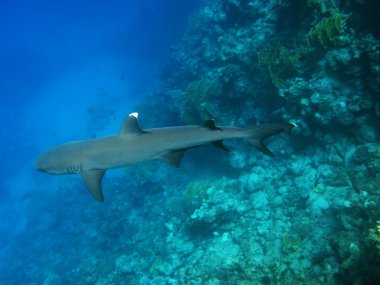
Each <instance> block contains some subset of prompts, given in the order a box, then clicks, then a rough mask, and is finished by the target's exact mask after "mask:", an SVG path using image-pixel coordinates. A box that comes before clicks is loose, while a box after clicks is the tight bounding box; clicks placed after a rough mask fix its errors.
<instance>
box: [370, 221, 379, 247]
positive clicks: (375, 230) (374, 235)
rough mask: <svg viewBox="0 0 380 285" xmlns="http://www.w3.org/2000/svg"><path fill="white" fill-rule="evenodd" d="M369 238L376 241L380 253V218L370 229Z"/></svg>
mask: <svg viewBox="0 0 380 285" xmlns="http://www.w3.org/2000/svg"><path fill="white" fill-rule="evenodd" d="M369 238H370V240H371V241H373V242H374V244H375V247H376V248H377V249H378V253H379V254H380V220H378V221H376V227H374V228H373V229H370V230H369Z"/></svg>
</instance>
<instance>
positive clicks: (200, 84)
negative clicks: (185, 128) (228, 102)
mask: <svg viewBox="0 0 380 285" xmlns="http://www.w3.org/2000/svg"><path fill="white" fill-rule="evenodd" d="M218 93H219V92H218V89H217V88H216V86H215V84H213V82H211V81H210V80H206V79H201V80H199V81H194V82H192V83H190V84H189V85H188V87H187V90H186V92H185V94H184V96H183V103H182V118H183V119H184V120H185V121H186V122H187V123H190V124H194V123H195V124H199V123H200V122H201V121H203V120H204V119H207V118H205V114H207V113H208V108H207V104H208V103H210V102H211V101H212V100H213V98H216V97H217V95H218Z"/></svg>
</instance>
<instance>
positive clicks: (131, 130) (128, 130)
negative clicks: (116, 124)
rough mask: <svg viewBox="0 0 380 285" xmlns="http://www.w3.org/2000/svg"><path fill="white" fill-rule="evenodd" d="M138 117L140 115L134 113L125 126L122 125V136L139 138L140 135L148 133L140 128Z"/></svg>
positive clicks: (125, 121)
mask: <svg viewBox="0 0 380 285" xmlns="http://www.w3.org/2000/svg"><path fill="white" fill-rule="evenodd" d="M137 117H138V113H132V114H129V115H128V117H127V118H126V119H125V120H124V122H123V124H122V125H121V129H120V134H121V135H135V136H136V135H137V136H139V135H142V134H145V133H147V132H145V131H144V130H142V129H141V128H140V127H139V124H138V121H137Z"/></svg>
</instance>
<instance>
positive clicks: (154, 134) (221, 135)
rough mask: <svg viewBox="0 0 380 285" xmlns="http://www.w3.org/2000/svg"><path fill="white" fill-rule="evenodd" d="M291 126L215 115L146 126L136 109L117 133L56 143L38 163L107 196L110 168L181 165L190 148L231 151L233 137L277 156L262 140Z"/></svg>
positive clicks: (99, 195)
mask: <svg viewBox="0 0 380 285" xmlns="http://www.w3.org/2000/svg"><path fill="white" fill-rule="evenodd" d="M292 127H294V125H293V124H286V123H285V124H263V125H257V126H254V127H250V128H235V127H223V126H221V127H217V126H216V125H215V121H214V120H208V121H206V122H204V123H203V124H202V125H200V126H196V125H194V126H178V127H166V128H155V129H145V130H142V129H141V128H140V127H139V125H138V121H137V113H132V114H130V115H129V116H128V117H127V118H126V119H125V121H124V122H123V124H122V127H121V130H120V132H119V134H116V135H113V136H108V137H102V138H97V139H91V140H85V141H74V142H69V143H65V144H62V145H58V146H56V147H53V148H51V149H49V150H47V151H46V152H44V153H43V154H41V155H40V156H39V157H38V158H37V160H36V163H35V167H36V168H37V169H38V170H40V171H42V172H46V173H49V174H81V176H82V178H83V180H84V183H85V185H86V187H87V189H88V190H89V192H90V193H91V194H92V196H93V197H94V198H95V199H96V200H98V201H104V196H103V192H102V179H103V176H104V173H105V171H106V170H107V169H111V168H118V167H125V166H128V165H131V164H136V163H140V162H144V161H149V160H154V159H161V160H163V161H165V162H167V163H169V164H170V165H172V166H175V167H179V165H180V162H181V159H182V157H183V156H184V154H185V152H186V150H188V149H191V148H194V147H197V146H200V145H203V144H207V143H212V144H214V145H215V146H217V147H219V148H221V149H223V150H226V151H228V149H227V148H226V147H225V146H224V144H223V140H225V139H232V138H243V139H246V140H248V141H249V142H250V143H251V144H252V145H253V146H254V147H256V148H257V149H258V150H260V151H262V152H263V153H265V154H266V155H269V156H273V153H272V152H271V151H270V150H269V149H268V148H267V147H266V146H265V145H264V143H263V140H264V139H265V138H267V137H270V136H272V135H275V134H278V133H281V132H283V131H289V130H290V129H291V128H292Z"/></svg>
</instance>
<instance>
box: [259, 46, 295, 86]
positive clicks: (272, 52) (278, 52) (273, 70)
mask: <svg viewBox="0 0 380 285" xmlns="http://www.w3.org/2000/svg"><path fill="white" fill-rule="evenodd" d="M300 58H301V51H300V49H288V48H286V47H285V46H284V45H283V44H282V43H281V42H280V40H278V39H277V40H274V42H273V44H272V45H270V46H269V47H267V48H264V49H262V50H261V51H259V53H258V61H259V64H260V65H262V66H265V67H266V68H267V69H268V72H269V75H270V77H271V79H272V82H273V84H274V85H275V86H276V87H279V86H280V85H281V84H282V83H283V81H284V80H285V79H287V78H289V77H291V76H294V75H295V74H297V72H298V65H299V60H300Z"/></svg>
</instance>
